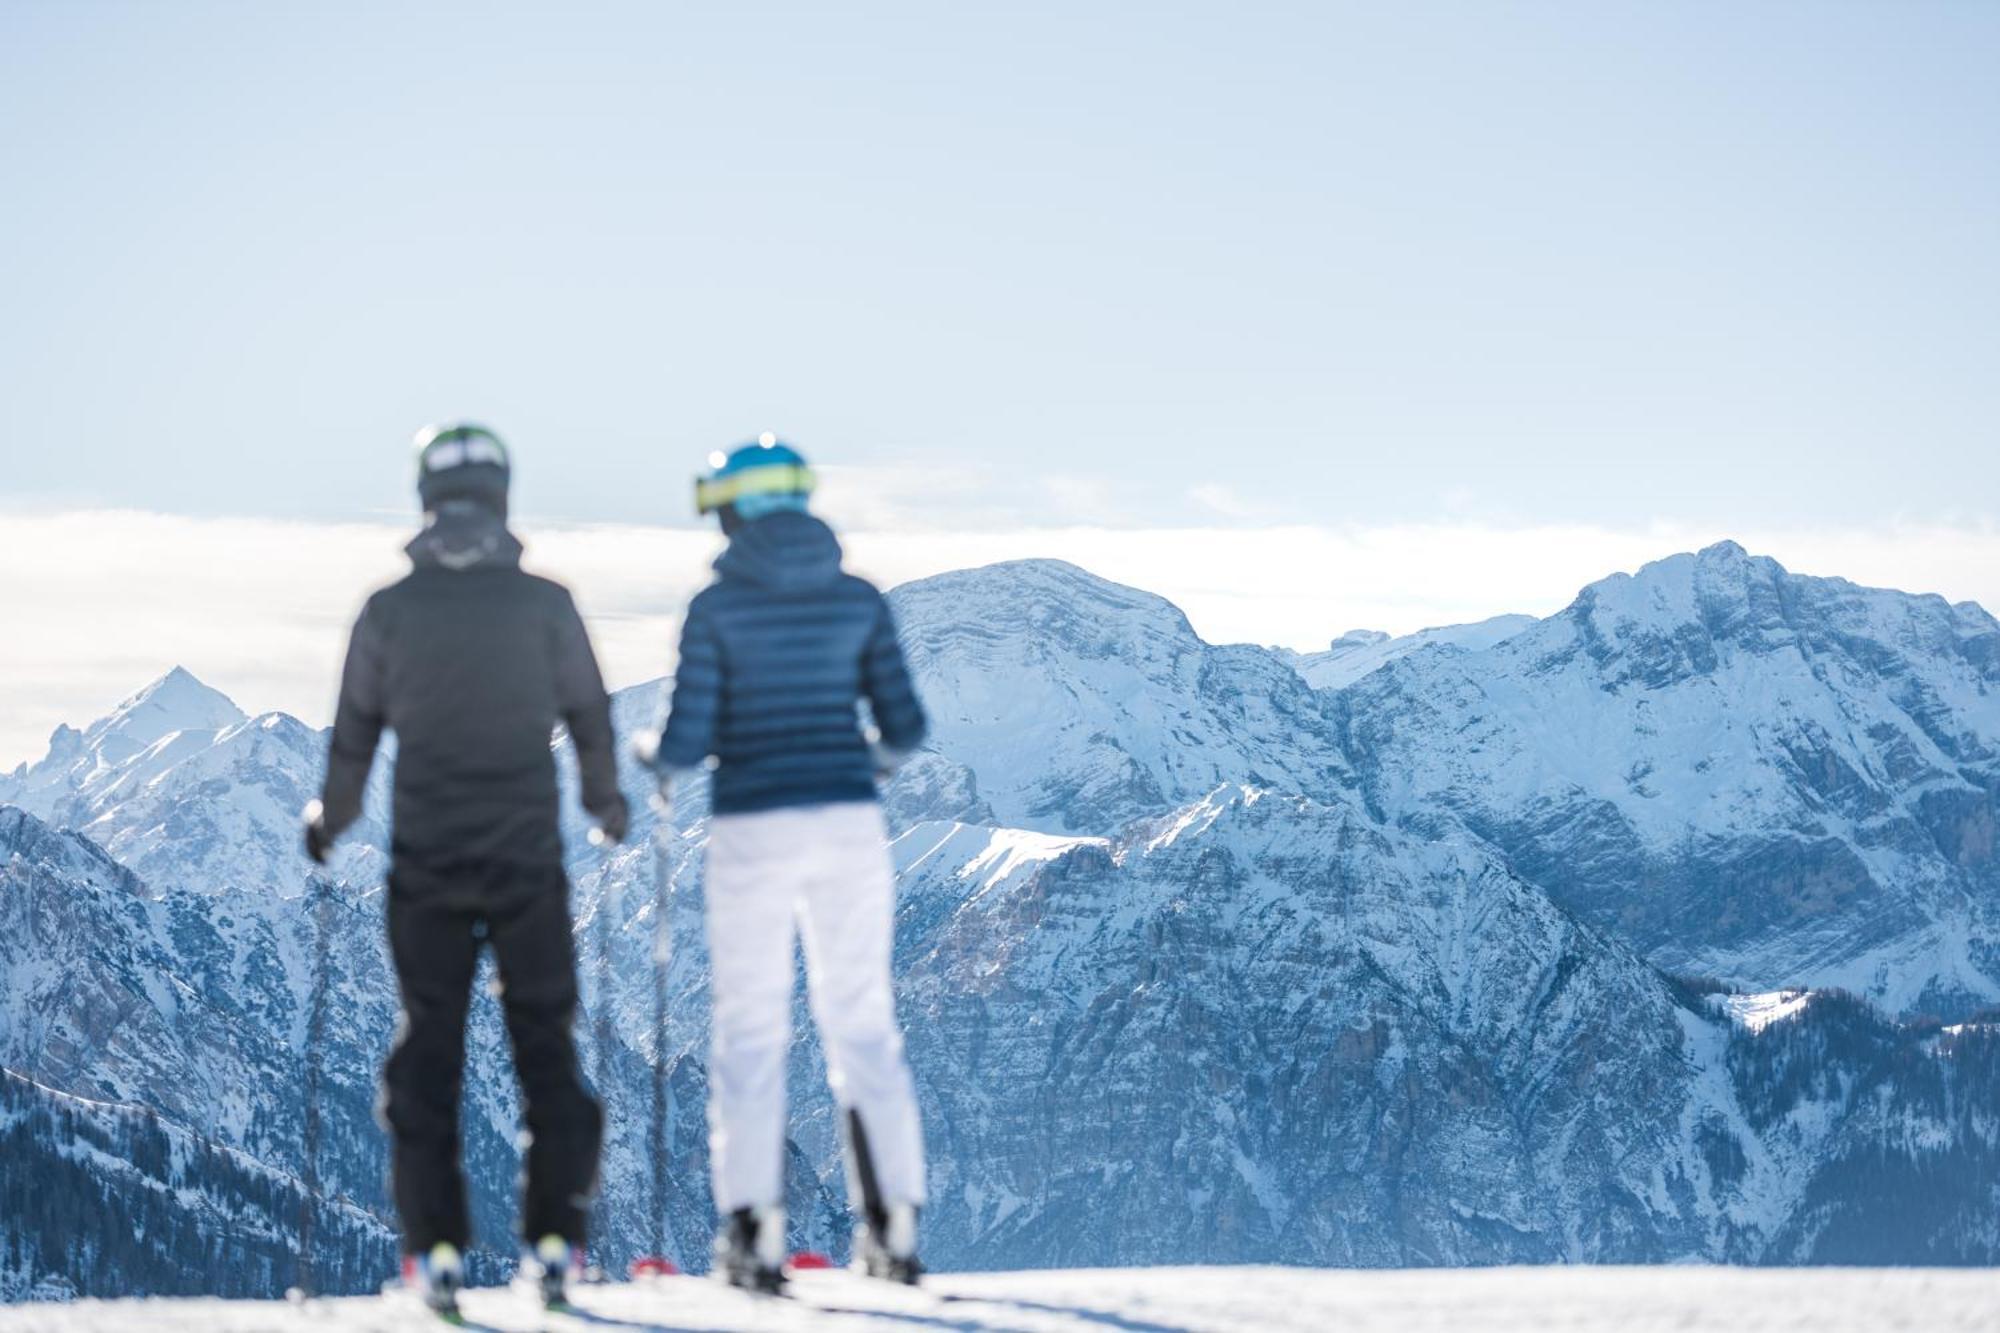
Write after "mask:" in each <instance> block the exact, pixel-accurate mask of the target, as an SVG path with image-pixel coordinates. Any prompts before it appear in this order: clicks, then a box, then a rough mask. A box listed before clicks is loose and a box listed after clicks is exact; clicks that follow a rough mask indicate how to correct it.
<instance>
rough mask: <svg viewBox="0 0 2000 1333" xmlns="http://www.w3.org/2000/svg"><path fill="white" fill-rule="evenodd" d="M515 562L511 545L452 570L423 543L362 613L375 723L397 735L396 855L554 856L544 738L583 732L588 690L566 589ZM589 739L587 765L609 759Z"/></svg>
mask: <svg viewBox="0 0 2000 1333" xmlns="http://www.w3.org/2000/svg"><path fill="white" fill-rule="evenodd" d="M433 531H435V528H434V529H433ZM517 554H518V548H511V544H509V546H506V547H502V548H500V549H496V550H495V551H493V552H492V553H491V554H490V555H487V556H485V557H483V558H482V559H481V560H479V561H478V562H477V563H475V564H472V565H469V566H467V567H464V568H459V569H452V568H448V567H446V566H444V565H442V564H440V563H438V562H437V559H436V557H435V556H434V555H432V554H431V553H430V552H429V551H428V550H427V545H426V543H425V542H424V541H423V539H420V540H419V542H417V543H413V544H412V555H413V558H414V559H415V560H417V562H418V564H417V568H416V569H415V570H413V571H412V572H411V573H410V574H409V575H408V576H407V577H406V578H404V579H403V580H402V581H401V582H399V583H396V584H394V585H392V586H391V587H388V588H385V589H383V590H382V591H381V592H378V593H376V594H375V596H374V597H372V598H371V599H370V600H369V603H368V606H367V608H366V610H365V611H364V613H363V623H364V624H365V625H366V626H367V633H368V634H369V636H370V638H371V640H372V641H373V642H374V644H375V645H376V651H377V652H379V654H380V670H379V679H380V688H381V701H380V702H381V707H380V712H381V716H382V718H383V720H384V722H385V723H386V724H387V726H388V728H389V729H390V730H392V731H394V732H395V733H396V747H397V748H396V769H395V780H394V781H395V823H394V829H395V845H394V852H395V854H396V856H398V857H399V858H402V859H405V860H411V861H417V862H422V863H427V864H450V863H453V862H465V861H480V860H498V861H511V862H516V863H531V862H547V861H549V860H551V859H560V857H561V853H562V845H561V841H560V836H559V834H558V810H557V785H556V765H555V758H554V754H553V752H552V750H551V749H550V745H549V737H550V733H551V732H552V731H553V730H554V729H555V727H556V726H557V724H558V723H560V722H562V721H563V720H564V719H565V717H566V716H569V715H575V714H581V715H584V717H585V721H584V727H585V729H586V731H588V730H590V729H591V728H592V726H593V723H594V719H593V718H591V717H590V712H591V696H592V693H593V682H592V681H591V680H590V679H589V672H588V669H587V667H586V665H585V664H586V660H587V659H586V654H587V647H586V646H585V645H583V644H582V643H581V642H580V638H579V635H580V622H579V621H578V620H577V617H576V614H575V609H574V605H573V603H572V602H571V600H570V596H569V594H568V592H566V591H565V590H564V589H563V588H562V587H561V585H559V584H556V583H552V582H550V581H548V580H547V579H542V578H538V577H536V576H534V575H532V574H527V573H523V572H522V571H521V569H520V568H519V567H518V565H517V564H516V563H515V559H516V558H517ZM596 688H598V689H601V686H597V687H596ZM359 739H365V736H363V737H361V738H359ZM598 739H599V738H597V737H590V736H587V737H586V739H585V747H586V749H587V750H589V751H590V753H591V754H592V755H593V757H596V756H599V755H606V754H608V753H609V744H608V741H609V738H608V736H606V737H603V738H601V739H602V740H603V741H604V744H595V743H594V742H595V741H596V740H598ZM590 776H591V777H592V778H595V779H597V780H598V782H599V783H600V784H602V783H603V782H604V781H606V780H607V779H606V775H605V774H603V773H602V772H596V773H592V774H591V775H590ZM591 796H592V797H594V798H597V799H598V800H599V801H600V802H601V801H602V799H603V793H602V792H601V791H594V792H592V793H591Z"/></svg>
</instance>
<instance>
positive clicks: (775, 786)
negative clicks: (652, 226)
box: [654, 435, 925, 1290]
mask: <svg viewBox="0 0 2000 1333" xmlns="http://www.w3.org/2000/svg"><path fill="white" fill-rule="evenodd" d="M714 461H715V468H714V471H713V472H712V474H711V475H709V476H708V477H706V478H704V479H702V480H701V481H699V482H697V484H696V507H697V508H698V509H699V510H700V512H702V513H704V514H710V513H712V514H715V515H716V516H717V517H718V518H719V519H720V520H721V523H722V529H723V531H724V532H725V533H726V534H728V536H729V546H728V549H726V550H725V551H724V552H723V553H722V555H721V556H720V557H719V558H718V559H717V560H716V562H715V572H716V578H715V581H714V582H713V583H712V584H710V585H709V586H708V587H707V588H706V589H704V590H703V591H702V592H701V593H700V594H698V595H697V596H696V597H695V598H694V600H693V601H692V602H691V603H690V604H689V606H688V611H687V619H686V621H685V623H684V624H683V627H682V630H681V645H680V665H679V667H678V669H677V672H676V675H675V678H674V686H673V696H672V703H671V707H670V709H669V711H668V716H667V719H666V723H665V726H664V728H663V729H662V731H661V734H660V736H659V739H658V742H657V747H658V748H657V754H656V756H654V761H655V764H656V767H657V769H658V771H659V772H660V773H661V774H662V776H663V781H662V790H663V792H664V791H665V790H666V785H667V781H668V780H670V779H671V776H672V774H673V773H675V772H676V771H684V770H691V769H694V768H696V767H697V766H699V765H702V764H704V763H711V761H712V767H713V779H712V783H713V785H712V788H711V792H712V815H713V818H712V820H711V823H710V831H709V842H708V858H707V871H706V898H707V926H708V940H709V950H710V956H711V965H712V969H713V981H712V985H713V999H714V1025H715V1026H714V1034H713V1057H712V1063H711V1065H710V1069H709V1079H710V1083H709V1086H710V1094H709V1147H710V1155H711V1158H712V1168H713V1172H714V1188H715V1202H716V1207H717V1209H718V1211H719V1212H720V1213H721V1214H722V1217H723V1225H722V1230H721V1233H720V1235H719V1236H718V1237H717V1239H716V1258H717V1268H718V1272H719V1273H720V1275H721V1276H723V1277H724V1278H726V1279H727V1280H729V1281H731V1282H733V1283H736V1284H737V1285H741V1286H746V1287H752V1288H757V1289H762V1290H776V1289H777V1288H779V1287H780V1286H781V1285H782V1284H783V1273H782V1269H781V1264H782V1261H783V1257H784V1253H785V1249H784V1234H785V1213H784V1197H785V1194H784V1176H783V1164H784V1139H785V1061H786V1053H787V1048H788V1046H789V1045H790V1040H791V996H792V976H793V973H792V966H793V964H792V948H793V940H794V937H795V935H796V936H798V937H801V938H803V941H804V944H805V956H806V975H807V984H808V991H809V994H810V998H811V1003H812V1012H813V1019H814V1022H815V1023H816V1025H817V1026H818V1028H819V1032H820V1037H821V1040H822V1043H823V1044H824V1046H825V1050H826V1062H827V1079H828V1082H829V1084H830V1085H831V1087H832V1090H833V1095H834V1099H835V1101H836V1102H837V1103H838V1105H839V1107H840V1110H841V1117H842V1121H843V1125H842V1128H843V1130H844V1132H845V1135H846V1141H847V1159H848V1186H849V1196H850V1197H851V1198H852V1199H854V1200H855V1201H856V1204H857V1207H858V1209H859V1212H860V1225H859V1226H858V1227H857V1229H856V1234H855V1258H856V1262H857V1264H858V1265H860V1266H861V1267H863V1268H864V1269H865V1270H866V1271H868V1272H870V1273H872V1274H874V1275H875V1276H879V1277H886V1278H890V1279H892V1280H896V1281H902V1282H914V1281H915V1280H916V1278H917V1275H918V1273H919V1271H920V1267H919V1265H918V1262H917V1256H916V1218H917V1209H918V1208H919V1207H920V1206H921V1205H922V1204H923V1202H924V1156H923V1137H922V1128H921V1125H920V1124H919V1121H918V1115H917V1104H916V1097H915V1094H914V1091H913V1089H912V1086H911V1082H910V1073H909V1067H908V1065H907V1063H906V1062H905V1060H904V1057H903V1037H902V1033H901V1031H900V1030H899V1029H898V1028H897V1026H896V1016H895V1004H894V999H893V996H892V994H891V989H890V975H889V964H890V937H891V931H892V924H893V922H892V915H893V913H892V908H893V897H894V879H893V872H892V867H891V865H890V861H889V854H888V844H887V837H886V833H885V830H884V826H883V820H882V810H881V805H880V801H879V798H878V794H877V791H876V781H877V777H878V775H882V774H886V773H888V772H890V771H892V770H893V769H894V768H895V766H896V765H897V764H898V763H900V762H901V760H902V759H903V758H904V757H906V756H907V755H908V754H909V753H910V751H912V750H914V749H915V748H916V747H917V746H918V745H919V744H920V743H921V742H922V740H923V738H924V731H925V721H924V713H923V709H922V707H921V706H920V705H919V704H918V702H917V697H916V693H915V691H914V690H913V689H912V687H911V685H910V678H909V673H908V671H907V669H906V668H905V666H904V663H903V653H902V649H901V647H900V646H899V645H898V643H897V639H896V625H895V621H894V619H893V618H892V617H891V616H890V613H889V605H888V603H887V602H886V601H885V600H884V599H883V597H882V594H881V593H880V592H878V591H877V590H876V589H875V587H874V585H872V584H870V583H869V582H868V581H867V580H865V579H861V578H857V577H855V576H854V575H851V574H847V573H845V572H843V571H842V569H841V549H840V542H839V541H838V540H837V539H836V538H835V536H834V534H833V531H832V530H831V529H830V528H828V527H827V525H826V524H825V523H822V522H821V521H820V520H819V519H817V518H815V517H814V516H813V515H812V514H811V513H809V512H808V511H807V497H808V496H809V495H810V494H811V492H812V489H813V481H814V479H813V475H812V472H811V471H810V469H809V468H808V467H807V466H806V463H805V460H804V459H803V458H801V457H800V456H799V454H798V453H797V452H796V451H795V450H793V449H791V448H790V447H789V446H787V445H784V444H781V443H779V442H778V441H777V439H776V438H775V437H774V436H770V435H765V436H763V437H762V438H761V439H760V440H759V441H758V442H757V443H755V444H749V445H745V446H743V447H742V448H739V449H737V450H735V451H734V452H733V453H730V454H729V455H727V456H726V457H723V456H717V458H716V459H715V460H714ZM862 705H866V709H867V720H864V718H863V716H862V713H861V706H862ZM871 722H872V728H871V727H870V723H871Z"/></svg>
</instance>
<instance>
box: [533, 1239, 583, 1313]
mask: <svg viewBox="0 0 2000 1333" xmlns="http://www.w3.org/2000/svg"><path fill="white" fill-rule="evenodd" d="M579 1257H580V1256H579V1254H578V1252H577V1250H576V1248H575V1247H574V1246H572V1245H571V1244H570V1243H569V1242H568V1241H566V1240H564V1239H563V1238H562V1237H561V1236H557V1235H547V1236H544V1237H542V1238H541V1239H540V1240H538V1241H536V1242H535V1248H534V1249H532V1250H530V1251H528V1252H527V1253H526V1254H524V1255H523V1256H521V1276H522V1277H524V1278H526V1279H528V1280H529V1281H531V1282H533V1283H534V1284H535V1290H536V1293H537V1294H538V1295H540V1296H541V1298H542V1305H543V1306H544V1307H545V1308H547V1309H550V1310H567V1309H569V1308H570V1306H569V1282H570V1278H572V1277H573V1276H575V1274H576V1270H577V1268H578V1259H579Z"/></svg>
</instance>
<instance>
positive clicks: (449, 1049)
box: [382, 862, 603, 1254]
mask: <svg viewBox="0 0 2000 1333" xmlns="http://www.w3.org/2000/svg"><path fill="white" fill-rule="evenodd" d="M488 944H490V945H492V946H493V954H494V959H495V962H496V963H497V964H498V965H499V972H500V987H501V989H500V1004H501V1009H502V1012H503V1014H504V1015H505V1017H506V1022H507V1035H508V1037H509V1038H510V1039H511V1041H512V1042H513V1047H514V1069H515V1073H516V1075H517V1077H519V1079H520V1081H521V1093H522V1100H523V1101H524V1102H525V1103H526V1119H527V1126H528V1135H529V1143H528V1148H527V1162H526V1180H525V1183H524V1185H523V1197H522V1203H521V1214H522V1215H521V1234H522V1236H523V1237H524V1238H526V1239H527V1240H529V1241H530V1242H531V1243H532V1242H533V1241H534V1240H537V1239H539V1238H540V1237H542V1236H546V1235H549V1234H551V1233H553V1234H555V1235H559V1236H562V1237H564V1238H565V1239H567V1240H569V1241H570V1242H571V1243H572V1244H574V1245H577V1246H579V1247H581V1245H582V1244H583V1241H584V1224H585V1220H586V1217H587V1215H588V1212H589V1208H590V1200H591V1196H592V1194H593V1193H594V1192H595V1190H596V1187H597V1154H598V1148H599V1144H600V1141H601V1139H602V1136H603V1115H602V1113H601V1112H600V1111H599V1109H598V1106H597V1103H596V1102H595V1101H594V1100H593V1099H592V1098H591V1096H590V1094H589V1092H588V1091H586V1090H585V1088H584V1083H583V1077H582V1074H581V1071H580V1070H579V1069H578V1067H577V1059H576V1047H575V1045H574V1043H573V1042H572V1040H571V1037H570V1027H571V1023H572V1020H573V1019H574V1017H575V1014H576V1005H577V991H576V959H575V955H574V952H573V948H572V945H571V940H570V917H569V882H568V880H567V879H565V878H564V876H563V871H562V867H561V866H560V865H547V866H523V865H516V864H508V863H499V862H490V863H473V864H464V865H457V866H452V867H449V868H443V869H439V868H430V867H426V868H423V869H421V870H419V869H418V868H416V867H412V866H409V865H406V864H398V865H397V866H396V867H395V868H394V869H393V870H392V871H391V872H390V875H389V949H390V954H391V956H392V957H393V958H394V960H395V965H396V979H397V982H398V984H399V985H400V987H401V990H402V999H403V1021H402V1026H401V1029H400V1030H399V1032H398V1033H397V1036H396V1044H395V1047H394V1049H393V1050H391V1051H390V1053H389V1060H388V1064H387V1065H386V1066H385V1067H384V1069H383V1072H382V1083H383V1098H382V1115H383V1120H384V1122H385V1124H386V1125H387V1127H388V1130H389V1133H390V1136H391V1139H392V1167H391V1169H392V1171H393V1174H394V1191H395V1196H396V1209H397V1211H398V1212H399V1213H400V1214H401V1215H402V1219H403V1234H404V1246H405V1248H406V1250H407V1251H408V1252H409V1253H412V1254H420V1253H424V1252H427V1251H429V1250H430V1248H431V1247H432V1246H434V1245H436V1244H437V1243H438V1242H440V1241H448V1242H450V1243H451V1244H453V1245H456V1246H458V1247H459V1248H460V1249H461V1250H462V1249H465V1248H466V1247H467V1245H468V1243H469V1242H470V1240H471V1234H470V1232H471V1225H470V1221H469V1219H468V1217H467V1214H466V1203H465V1174H464V1171H463V1170H462V1169H461V1167H460V1165H459V1123H458V1119H459V1104H460V1100H461V1095H460V1094H461V1090H462V1086H463V1082H464V1072H465V1018H466V1011H467V1009H468V1007H469V1006H470V1004H471V1000H472V982H473V974H474V971H475V969H476V967H477V965H478V962H479V951H480V949H481V948H482V947H483V946H484V945H488Z"/></svg>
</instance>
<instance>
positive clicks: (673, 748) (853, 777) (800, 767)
mask: <svg viewBox="0 0 2000 1333" xmlns="http://www.w3.org/2000/svg"><path fill="white" fill-rule="evenodd" d="M840 560H841V552H840V542H839V539H837V538H836V537H835V536H834V535H833V530H832V529H830V528H828V527H827V526H826V524H824V523H822V522H820V521H819V520H818V519H817V518H814V517H813V516H812V515H810V514H806V513H776V514H771V515H768V516H766V517H764V518H760V519H757V520H756V521H754V522H752V523H749V524H747V525H746V526H744V527H743V528H741V529H740V530H738V532H737V533H736V535H735V537H733V538H732V539H731V540H730V543H729V548H728V549H727V550H726V551H724V552H723V553H722V555H721V556H720V557H719V558H718V559H717V560H716V562H715V571H716V579H715V582H714V583H712V584H710V585H709V586H708V587H707V588H705V589H703V590H702V591H701V592H700V593H699V594H698V595H697V596H696V597H695V599H694V601H692V602H691V603H689V604H688V613H687V621H686V623H685V624H684V625H683V626H682V629H681V656H680V668H679V670H678V671H677V672H676V673H675V676H674V692H673V703H672V706H671V708H670V709H669V710H668V714H667V723H666V727H665V729H664V731H663V734H662V736H661V738H660V759H659V762H660V765H661V766H662V767H663V768H687V767H692V766H694V765H696V764H700V763H702V762H704V761H706V760H707V759H709V758H710V757H711V756H713V757H714V758H715V760H716V761H717V763H716V768H715V786H714V793H713V796H714V800H713V809H714V811H715V813H716V814H719V815H726V814H742V813H747V812H749V811H754V810H775V809H779V808H781V807H785V806H797V805H824V804H828V803H832V802H837V801H872V800H875V799H876V791H875V767H876V764H875V759H874V758H873V756H872V755H871V754H870V751H869V746H868V740H867V738H866V737H865V736H864V734H863V732H862V722H861V718H860V715H859V710H858V707H857V705H858V704H859V703H860V702H861V701H863V700H865V701H867V704H868V707H869V710H870V712H871V713H872V715H873V717H874V721H875V726H876V728H877V729H878V730H879V731H880V733H881V741H882V744H883V745H885V746H887V747H888V748H889V749H891V750H895V751H909V750H913V749H915V748H916V747H917V746H918V745H919V744H921V743H922V741H923V739H924V730H925V722H924V710H923V707H922V706H921V705H920V704H919V703H918V702H917V696H916V691H915V690H914V689H912V688H911V686H910V675H909V670H908V668H906V667H905V666H904V664H903V650H902V648H901V647H900V646H899V645H898V643H897V642H896V623H895V620H894V619H893V618H892V617H891V616H890V614H889V604H888V602H887V601H885V600H884V599H883V597H882V594H881V593H880V592H878V591H876V588H875V585H874V584H872V583H870V582H868V581H867V580H866V579H861V578H856V577H854V576H853V575H851V574H845V573H842V572H841V568H840Z"/></svg>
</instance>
